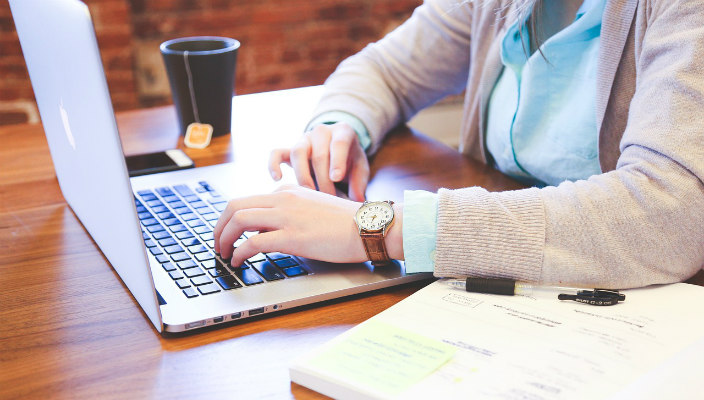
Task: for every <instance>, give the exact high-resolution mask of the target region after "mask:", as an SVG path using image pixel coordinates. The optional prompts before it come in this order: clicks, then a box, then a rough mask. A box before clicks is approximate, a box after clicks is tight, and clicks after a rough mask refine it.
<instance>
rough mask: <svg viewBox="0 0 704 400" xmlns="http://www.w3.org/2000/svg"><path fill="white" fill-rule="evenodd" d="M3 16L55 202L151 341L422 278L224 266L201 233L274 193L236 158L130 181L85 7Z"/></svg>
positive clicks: (289, 260) (19, 10) (278, 261)
mask: <svg viewBox="0 0 704 400" xmlns="http://www.w3.org/2000/svg"><path fill="white" fill-rule="evenodd" d="M10 8H11V11H12V15H13V17H14V21H15V25H16V28H17V33H18V36H19V39H20V44H21V46H22V51H23V53H24V57H25V60H26V63H27V68H28V71H29V75H30V79H31V81H32V86H33V89H34V93H35V97H36V100H37V105H38V107H39V112H40V115H41V119H42V123H43V125H44V131H45V134H46V137H47V141H48V144H49V150H50V152H51V157H52V160H53V163H54V168H55V170H56V175H57V178H58V181H59V185H60V187H61V191H62V193H63V195H64V198H65V199H66V201H67V203H68V204H69V206H70V207H71V208H72V210H73V211H74V213H75V214H76V216H77V217H78V218H79V220H80V221H81V223H82V224H83V226H84V227H85V229H86V230H87V231H88V233H89V234H90V235H91V237H92V238H93V240H94V241H95V243H96V244H97V245H98V246H99V247H100V249H101V251H102V252H103V254H104V255H105V257H106V258H107V259H108V260H109V262H110V264H111V265H112V267H113V268H114V269H115V271H116V272H117V273H118V275H119V276H120V278H121V279H122V281H123V283H124V284H125V286H126V287H127V289H128V290H129V291H130V292H131V294H132V295H133V296H134V298H135V300H136V301H137V302H138V303H139V305H140V306H141V307H142V309H143V310H144V312H145V314H146V315H147V317H148V318H149V320H150V321H151V322H152V324H153V325H154V326H155V328H156V329H157V331H159V332H165V331H166V332H183V331H188V330H192V329H198V328H202V327H205V326H209V325H214V324H220V323H227V322H230V321H233V320H241V319H246V318H250V317H254V316H257V315H261V314H267V313H271V312H276V311H280V310H286V309H290V308H293V307H298V306H302V305H307V304H312V303H316V302H321V301H326V300H330V299H334V298H339V297H343V296H348V295H352V294H357V293H362V292H366V291H370V290H375V289H380V288H384V287H389V286H393V285H398V284H402V283H406V282H410V281H413V280H420V279H427V278H429V277H430V276H429V274H413V275H406V274H405V272H404V265H403V263H402V262H398V263H395V264H393V265H392V266H389V267H384V268H374V267H373V266H372V265H371V264H370V263H359V264H329V263H324V262H320V261H315V260H309V259H303V258H299V257H294V256H291V255H288V254H280V253H270V254H259V255H257V256H255V257H254V258H253V259H250V260H248V261H247V262H246V263H245V265H243V266H235V267H234V268H233V267H231V266H228V265H223V263H222V260H219V259H217V257H215V255H214V252H213V250H212V247H213V246H212V227H213V226H214V223H215V221H217V217H218V215H219V212H220V211H221V210H222V208H223V207H224V204H226V202H227V200H228V199H230V198H234V197H241V196H245V195H252V194H257V193H267V192H270V191H271V190H273V189H274V188H275V187H276V186H278V183H275V182H273V181H272V180H271V179H270V178H268V174H267V173H266V171H265V168H261V171H260V170H259V169H257V170H253V168H252V165H254V164H253V163H251V160H250V159H248V157H247V156H241V157H237V156H236V157H235V161H234V162H232V163H228V164H221V165H216V166H209V167H201V168H194V169H189V170H183V171H174V172H168V173H161V174H155V175H146V176H140V177H134V178H131V179H130V178H129V176H128V172H127V168H126V166H125V160H124V154H123V151H122V145H121V142H120V137H119V134H118V130H117V124H116V122H115V117H114V114H113V110H112V105H111V101H110V95H109V91H108V86H107V82H106V79H105V74H104V71H103V66H102V62H101V59H100V52H99V49H98V44H97V41H96V37H95V32H94V28H93V24H92V22H91V17H90V13H89V11H88V8H87V7H86V5H85V4H84V3H82V2H80V1H78V0H11V1H10ZM265 105H266V104H262V106H265ZM240 151H241V149H240ZM244 151H245V153H246V150H244ZM288 176H289V178H288V179H289V180H290V179H291V178H292V174H288ZM251 234H255V233H254V232H250V233H246V234H245V235H244V236H243V237H242V238H241V239H240V240H246V237H247V235H251Z"/></svg>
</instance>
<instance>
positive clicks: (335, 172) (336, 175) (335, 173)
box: [330, 168, 342, 181]
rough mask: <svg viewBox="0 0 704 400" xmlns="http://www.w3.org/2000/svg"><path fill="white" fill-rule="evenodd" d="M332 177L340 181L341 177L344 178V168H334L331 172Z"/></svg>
mask: <svg viewBox="0 0 704 400" xmlns="http://www.w3.org/2000/svg"><path fill="white" fill-rule="evenodd" d="M330 179H332V180H333V181H339V180H340V179H342V170H340V169H339V168H335V169H334V170H332V172H331V173H330Z"/></svg>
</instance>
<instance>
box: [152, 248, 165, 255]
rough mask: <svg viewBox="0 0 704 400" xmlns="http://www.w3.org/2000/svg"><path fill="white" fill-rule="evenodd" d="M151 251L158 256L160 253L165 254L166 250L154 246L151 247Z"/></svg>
mask: <svg viewBox="0 0 704 400" xmlns="http://www.w3.org/2000/svg"><path fill="white" fill-rule="evenodd" d="M149 251H150V252H151V253H152V255H153V256H158V255H160V254H164V252H163V251H161V249H160V248H158V247H152V248H150V249H149Z"/></svg>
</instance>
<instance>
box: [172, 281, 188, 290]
mask: <svg viewBox="0 0 704 400" xmlns="http://www.w3.org/2000/svg"><path fill="white" fill-rule="evenodd" d="M174 282H176V286H178V288H179V289H185V288H189V287H191V281H189V280H188V279H177V280H175V281H174Z"/></svg>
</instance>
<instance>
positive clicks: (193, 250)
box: [188, 243, 208, 254]
mask: <svg viewBox="0 0 704 400" xmlns="http://www.w3.org/2000/svg"><path fill="white" fill-rule="evenodd" d="M188 251H190V252H191V254H198V253H203V252H205V251H208V248H207V247H205V246H203V245H202V244H200V243H198V244H197V245H194V246H188Z"/></svg>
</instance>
